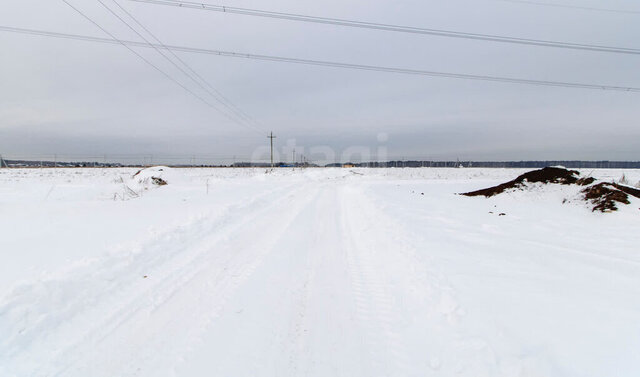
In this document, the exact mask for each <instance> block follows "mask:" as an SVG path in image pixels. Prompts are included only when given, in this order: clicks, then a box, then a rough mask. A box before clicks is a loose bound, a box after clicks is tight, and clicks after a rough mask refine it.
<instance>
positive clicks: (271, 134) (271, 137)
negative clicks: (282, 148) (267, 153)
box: [267, 131, 276, 169]
mask: <svg viewBox="0 0 640 377" xmlns="http://www.w3.org/2000/svg"><path fill="white" fill-rule="evenodd" d="M267 138H269V139H271V140H270V141H271V169H273V139H275V138H276V137H275V136H273V131H272V132H271V133H270V134H269V136H267Z"/></svg>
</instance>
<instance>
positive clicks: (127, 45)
mask: <svg viewBox="0 0 640 377" xmlns="http://www.w3.org/2000/svg"><path fill="white" fill-rule="evenodd" d="M61 1H62V2H63V3H65V4H67V5H68V6H69V7H70V8H71V9H73V10H74V11H76V12H77V13H78V14H80V15H81V16H82V17H83V18H85V19H86V20H88V21H89V22H91V23H92V24H93V25H95V26H96V27H97V28H99V29H100V30H102V31H103V32H104V33H105V34H107V35H108V36H109V37H111V39H106V38H97V37H94V38H96V40H102V41H103V43H105V41H109V43H112V44H120V45H122V46H124V47H125V48H127V50H129V51H130V52H131V53H133V54H134V55H136V56H137V57H138V58H140V59H141V60H142V61H144V62H145V63H146V64H148V65H149V66H151V67H152V68H153V69H155V70H156V71H158V72H159V73H161V74H162V75H163V76H164V77H166V78H167V79H169V80H171V81H172V82H174V83H175V84H177V85H178V86H180V87H181V88H182V89H184V90H185V91H186V92H188V93H189V94H191V95H192V96H194V97H195V98H196V99H198V100H200V101H201V102H202V103H204V104H205V105H207V106H209V107H211V108H213V109H214V110H217V111H219V110H218V108H217V107H216V106H215V105H213V104H212V103H210V102H209V101H207V100H206V99H204V98H202V97H201V96H200V95H198V94H197V93H195V92H194V91H192V90H191V89H189V88H188V87H187V86H185V85H184V84H182V83H181V82H180V81H178V80H177V79H175V78H174V77H172V76H171V75H170V74H168V73H167V72H165V71H163V70H162V69H161V68H159V67H158V66H157V65H155V64H153V63H152V62H151V61H150V60H148V59H147V58H145V57H144V56H143V55H141V54H140V53H138V52H137V51H136V50H134V49H133V48H131V46H137V47H152V45H153V44H149V46H146V45H145V44H144V43H140V42H132V41H124V40H121V39H118V38H117V37H116V36H115V35H114V34H112V33H111V32H109V31H108V30H107V29H105V28H104V27H102V26H101V25H100V24H98V23H97V22H96V21H94V20H93V19H92V18H91V17H89V16H87V15H86V14H85V13H84V12H82V11H81V10H80V9H78V8H77V7H75V6H73V5H72V4H71V3H69V2H68V1H67V0H61ZM220 113H221V114H222V115H224V116H225V117H227V119H229V120H231V121H232V122H234V123H237V121H236V120H235V119H233V118H231V117H230V116H229V115H228V114H226V113H224V112H220ZM240 125H244V124H242V123H240ZM252 131H257V130H254V129H252ZM257 132H259V133H260V134H262V132H260V131H257Z"/></svg>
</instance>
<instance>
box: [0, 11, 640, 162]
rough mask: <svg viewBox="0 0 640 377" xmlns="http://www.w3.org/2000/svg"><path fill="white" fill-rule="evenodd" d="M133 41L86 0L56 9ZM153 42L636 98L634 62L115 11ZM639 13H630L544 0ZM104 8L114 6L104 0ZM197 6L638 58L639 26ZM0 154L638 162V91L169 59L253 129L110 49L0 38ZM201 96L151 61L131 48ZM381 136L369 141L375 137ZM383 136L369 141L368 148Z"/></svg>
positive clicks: (230, 18)
mask: <svg viewBox="0 0 640 377" xmlns="http://www.w3.org/2000/svg"><path fill="white" fill-rule="evenodd" d="M69 1H70V2H71V3H73V4H74V5H75V6H77V7H78V8H79V9H81V10H82V11H83V12H86V14H87V15H89V16H90V17H92V18H94V19H95V20H96V21H97V22H98V23H99V24H100V25H102V26H103V27H105V28H106V29H108V30H109V31H110V32H112V33H113V34H115V35H116V36H117V37H119V38H122V39H129V40H138V39H137V36H136V35H135V34H133V33H132V32H131V31H130V30H128V29H127V27H126V26H125V25H123V24H121V23H119V22H120V21H118V20H117V19H116V18H115V17H114V16H113V15H111V14H110V13H108V12H107V11H106V10H105V9H104V8H103V7H102V6H101V5H100V4H99V3H98V2H97V1H95V0H69ZM117 1H118V3H119V4H121V5H122V6H123V7H125V8H126V9H127V10H128V11H129V12H131V14H133V15H134V16H135V17H136V18H137V19H138V20H139V21H140V22H142V23H143V24H144V25H145V26H146V27H147V28H148V29H149V30H151V31H152V32H153V33H155V35H156V36H157V37H158V38H160V39H161V40H162V42H163V43H165V44H173V45H180V46H189V47H202V48H209V49H219V50H228V51H235V52H246V53H254V54H265V55H278V56H286V57H296V58H305V59H317V60H329V61H339V62H348V63H357V64H369V65H385V66H394V67H402V68H412V69H420V70H431V71H442V72H453V73H466V74H478V75H495V76H506V77H517V78H526V79H535V80H555V81H570V82H582V83H590V84H606V85H619V86H632V87H640V55H622V54H611V53H602V52H589V51H577V50H567V49H555V48H544V47H534V46H521V45H513V44H502V43H493V42H482V41H472V40H464V39H452V38H443V37H434V36H424V35H412V34H401V33H391V32H383V31H373V30H363V29H353V28H346V27H339V26H329V25H317V24H309V23H300V22H290V21H284V20H275V19H265V18H258V17H249V16H242V15H233V14H223V13H218V12H209V11H201V10H193V9H180V8H175V7H167V6H159V5H151V4H144V3H136V2H132V1H129V0H117ZM549 1H554V2H555V3H558V4H569V5H581V6H591V7H606V8H615V9H626V10H634V11H640V4H638V2H637V1H633V0H607V1H604V0H599V1H598V0H584V1H579V0H575V1H564V0H549ZM104 2H105V4H107V5H109V6H111V7H112V8H114V9H116V10H117V7H116V6H115V4H114V2H113V0H104ZM4 3H5V4H3V5H4V6H3V10H2V12H0V25H2V26H13V27H21V28H32V29H41V30H47V31H56V32H62V33H73V34H84V35H92V36H97V37H106V35H105V34H104V33H103V32H101V31H100V30H99V29H98V28H97V27H96V26H95V25H92V24H91V23H90V22H88V21H87V20H85V19H83V18H82V17H81V16H80V15H79V14H77V13H76V12H75V11H74V10H73V9H71V8H70V7H68V6H67V5H65V4H64V3H63V2H62V1H60V0H9V1H5V2H4ZM209 3H213V4H219V5H226V6H233V7H245V8H257V9H263V10H270V11H278V12H289V13H301V14H308V15H315V16H324V17H337V18H346V19H354V20H361V21H370V22H380V23H388V24H399V25H407V26H416V27H423V28H434V29H446V30H455V31H464V32H472V33H484V34H497V35H505V36H513V37H523V38H532V39H547V40H557V41H567V42H575V43H589V44H600V45H611V46H619V47H630V48H640V40H639V39H638V36H640V14H638V13H635V14H634V13H614V12H599V11H589V10H580V9H575V8H560V7H548V6H536V5H531V4H525V3H514V2H508V1H501V0H449V1H431V0H402V1H400V0H398V1H372V0H351V1H348V2H347V1H344V0H323V1H300V0H297V1H294V0H272V1H257V0H219V1H217V0H211V1H209ZM0 47H1V51H2V52H1V54H2V55H1V56H2V57H1V59H0V154H4V155H5V156H29V155H41V154H53V153H57V154H60V155H64V154H78V155H82V154H85V155H88V154H99V155H102V154H143V153H145V154H155V155H163V154H164V155H167V154H175V155H188V154H197V155H215V156H221V157H222V156H240V158H244V157H245V156H250V155H251V154H252V153H254V151H255V150H256V149H257V148H259V147H263V146H266V145H268V139H267V138H266V135H267V134H268V132H269V131H273V132H274V134H276V135H277V137H278V138H277V139H276V145H277V147H278V151H279V152H281V153H285V152H286V151H287V150H286V148H283V146H284V145H285V144H286V143H287V140H289V146H291V145H292V141H291V140H293V139H295V144H296V148H298V150H303V149H304V150H305V151H306V152H307V153H308V151H309V148H311V147H314V146H315V147H317V146H329V147H331V148H332V149H333V150H335V151H336V153H337V155H340V154H341V153H342V152H343V151H344V150H346V149H347V148H349V147H354V146H369V147H371V148H379V147H384V148H386V149H387V150H388V154H389V156H390V157H405V158H413V157H424V158H433V159H456V158H460V159H461V160H463V159H475V160H502V159H509V160H521V159H584V160H596V159H598V160H599V159H609V160H640V93H629V92H614V91H602V90H585V89H570V88H555V87H539V86H528V85H519V84H504V83H495V82H483V81H467V80H459V79H448V78H431V77H422V76H412V75H402V74H392V73H381V72H368V71H359V70H348V69H338V68H329V67H318V66H307V65H295V64H288V63H280V62H265V61H256V60H248V59H239V58H230V57H219V56H212V55H198V54H189V53H179V54H180V57H181V58H182V59H183V60H184V61H185V62H187V63H188V64H189V65H190V66H191V67H192V68H193V69H194V70H196V71H197V72H198V74H200V75H201V76H202V77H204V78H206V80H207V81H208V82H209V83H210V84H211V85H213V86H214V87H215V88H216V89H217V90H218V91H220V92H221V93H223V94H224V95H225V96H226V97H227V98H228V99H230V100H231V101H232V102H233V103H234V104H235V105H237V106H238V107H239V108H240V109H242V111H244V112H245V113H247V114H250V116H251V117H252V118H253V119H254V120H255V122H256V124H255V126H254V128H257V129H258V130H255V129H254V128H249V127H246V126H243V125H239V124H237V123H235V122H232V121H230V120H229V119H227V118H226V117H225V116H223V115H221V114H220V113H219V112H217V111H215V110H214V109H212V108H210V107H208V106H206V105H204V104H203V103H202V102H200V101H199V100H197V99H196V98H194V97H193V96H191V95H190V94H189V93H188V92H186V91H185V90H184V89H183V88H181V87H180V86H178V85H177V84H175V83H174V82H172V81H170V80H168V79H167V78H166V77H164V76H163V75H161V74H160V73H158V72H157V71H155V70H154V69H153V68H152V67H150V66H148V65H146V64H145V63H144V62H143V61H142V60H141V59H139V58H138V57H136V56H135V55H134V54H133V53H131V52H130V51H128V50H127V49H126V48H124V47H122V46H119V45H105V44H98V43H90V42H83V41H75V40H63V39H53V38H45V37H38V36H26V35H20V34H13V33H7V32H1V31H0ZM136 51H140V53H141V54H143V56H145V58H147V59H148V60H149V61H151V62H153V63H154V64H156V65H157V66H158V67H160V68H161V69H163V70H165V71H166V72H167V73H169V74H170V75H171V76H172V77H174V78H175V79H177V80H179V81H180V82H181V83H182V84H183V85H184V86H186V87H188V88H189V89H190V90H192V91H194V92H197V93H198V94H200V95H202V96H206V93H203V92H202V90H201V89H200V88H198V87H197V86H196V85H195V84H194V83H193V82H191V81H189V80H188V79H187V78H186V77H185V76H184V75H183V74H181V73H180V72H179V71H178V70H176V69H175V68H174V67H172V66H171V65H169V63H167V62H166V61H164V60H163V58H162V57H161V56H159V55H158V54H157V53H156V52H155V51H153V50H149V49H140V48H138V49H136ZM381 133H382V134H386V135H387V138H386V139H385V138H379V137H378V136H379V135H380V134H381ZM381 139H382V141H380V140H381Z"/></svg>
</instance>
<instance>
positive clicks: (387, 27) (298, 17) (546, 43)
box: [130, 0, 640, 55]
mask: <svg viewBox="0 0 640 377" xmlns="http://www.w3.org/2000/svg"><path fill="white" fill-rule="evenodd" d="M130 1H135V2H138V3H148V4H155V5H166V6H174V7H179V8H190V9H199V10H208V11H214V12H221V13H233V14H241V15H245V16H256V17H268V18H277V19H283V20H290V21H300V22H311V23H318V24H328V25H338V26H346V27H353V28H363V29H374V30H382V31H391V32H399V33H412V34H424V35H433V36H439V37H450V38H462V39H471V40H479V41H491V42H500V43H511V44H520V45H530V46H540V47H553V48H562V49H572V50H586V51H596V52H608V53H617V54H631V55H640V49H637V48H628V47H614V46H604V45H597V44H586V43H572V42H561V41H551V40H542V39H528V38H519V37H510V36H504V35H492V34H480V33H466V32H461V31H452V30H441V29H429V28H419V27H411V26H401V25H391V24H381V23H374V22H364V21H354V20H346V19H340V18H329V17H316V16H308V15H302V14H293V13H281V12H271V11H264V10H258V9H248V8H236V7H228V6H224V5H214V4H204V3H196V2H191V1H178V0H130Z"/></svg>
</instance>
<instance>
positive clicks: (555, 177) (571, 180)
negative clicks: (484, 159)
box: [461, 167, 595, 198]
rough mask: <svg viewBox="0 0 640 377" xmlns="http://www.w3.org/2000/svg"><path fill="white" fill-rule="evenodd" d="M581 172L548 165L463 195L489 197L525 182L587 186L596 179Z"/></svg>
mask: <svg viewBox="0 0 640 377" xmlns="http://www.w3.org/2000/svg"><path fill="white" fill-rule="evenodd" d="M579 175H580V173H579V172H578V171H576V170H567V169H563V168H554V167H546V168H543V169H539V170H533V171H530V172H527V173H524V174H522V175H520V176H519V177H518V178H516V179H514V180H513V181H509V182H506V183H503V184H500V185H498V186H494V187H489V188H486V189H482V190H477V191H472V192H466V193H463V194H461V195H465V196H486V197H487V198H489V197H492V196H494V195H498V194H501V193H503V192H505V191H506V190H509V189H514V188H515V189H517V188H521V187H522V186H523V185H524V183H525V182H531V183H534V182H541V183H556V184H561V185H571V184H577V185H581V186H586V185H589V184H591V183H593V182H594V181H595V179H594V178H592V177H585V178H579Z"/></svg>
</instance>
